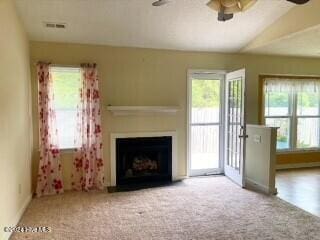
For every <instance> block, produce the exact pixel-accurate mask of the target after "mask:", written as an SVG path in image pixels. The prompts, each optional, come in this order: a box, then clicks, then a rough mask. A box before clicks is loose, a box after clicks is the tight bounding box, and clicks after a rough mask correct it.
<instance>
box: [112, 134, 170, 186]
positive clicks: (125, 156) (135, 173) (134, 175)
mask: <svg viewBox="0 0 320 240" xmlns="http://www.w3.org/2000/svg"><path fill="white" fill-rule="evenodd" d="M116 171H117V178H116V182H117V186H129V185H137V184H139V185H141V184H145V185H148V184H160V183H167V182H170V181H171V179H172V137H138V138H117V139H116Z"/></svg>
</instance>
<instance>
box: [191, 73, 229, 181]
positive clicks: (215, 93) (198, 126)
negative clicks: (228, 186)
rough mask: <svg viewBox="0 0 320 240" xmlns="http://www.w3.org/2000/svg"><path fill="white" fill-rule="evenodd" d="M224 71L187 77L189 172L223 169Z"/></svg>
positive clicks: (200, 173)
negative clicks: (220, 73) (221, 73)
mask: <svg viewBox="0 0 320 240" xmlns="http://www.w3.org/2000/svg"><path fill="white" fill-rule="evenodd" d="M223 81H224V75H219V74H210V73H194V74H192V75H191V77H190V78H189V131H188V133H189V148H188V149H189V175H190V176H198V175H209V174H218V173H222V164H223V162H222V161H221V160H222V159H223V158H222V156H221V153H223V151H222V149H223V148H222V147H223V146H222V145H223V144H222V145H221V143H223V126H222V124H221V122H222V117H223V111H222V103H223Z"/></svg>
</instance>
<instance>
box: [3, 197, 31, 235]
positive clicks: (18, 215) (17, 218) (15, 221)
mask: <svg viewBox="0 0 320 240" xmlns="http://www.w3.org/2000/svg"><path fill="white" fill-rule="evenodd" d="M31 199H32V194H30V195H29V196H28V197H27V198H26V199H25V201H24V202H23V204H22V206H21V208H20V210H19V211H18V212H17V213H16V215H15V216H14V218H13V219H12V220H11V221H10V222H9V224H10V225H8V226H7V227H14V226H17V224H18V223H19V221H20V219H21V217H22V215H23V213H24V211H25V210H26V208H27V207H28V205H29V203H30V201H31ZM1 231H3V229H1ZM11 234H12V232H3V235H2V238H1V240H8V239H9V238H10V236H11Z"/></svg>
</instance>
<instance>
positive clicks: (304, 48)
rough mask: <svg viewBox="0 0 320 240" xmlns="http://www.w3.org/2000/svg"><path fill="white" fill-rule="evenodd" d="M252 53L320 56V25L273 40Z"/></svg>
mask: <svg viewBox="0 0 320 240" xmlns="http://www.w3.org/2000/svg"><path fill="white" fill-rule="evenodd" d="M247 52H250V51H247ZM252 53H259V54H270V55H289V56H303V57H305V56H308V57H320V25H318V26H316V27H313V28H311V29H307V30H304V31H301V32H298V33H294V34H291V35H288V36H285V37H283V38H280V39H278V40H276V41H272V42H271V43H269V44H267V45H265V46H262V47H258V48H255V49H254V50H253V51H252Z"/></svg>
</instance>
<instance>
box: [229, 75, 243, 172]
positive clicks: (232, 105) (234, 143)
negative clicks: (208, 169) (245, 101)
mask: <svg viewBox="0 0 320 240" xmlns="http://www.w3.org/2000/svg"><path fill="white" fill-rule="evenodd" d="M241 115H242V81H241V79H239V80H233V81H230V83H229V89H228V119H227V121H228V123H227V124H228V130H227V131H228V134H227V137H228V139H227V144H228V146H227V154H228V156H227V164H228V165H229V166H231V167H232V168H234V169H239V168H240V160H241V159H240V157H241V147H242V145H241V140H240V139H239V135H241Z"/></svg>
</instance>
